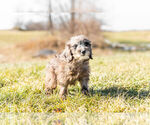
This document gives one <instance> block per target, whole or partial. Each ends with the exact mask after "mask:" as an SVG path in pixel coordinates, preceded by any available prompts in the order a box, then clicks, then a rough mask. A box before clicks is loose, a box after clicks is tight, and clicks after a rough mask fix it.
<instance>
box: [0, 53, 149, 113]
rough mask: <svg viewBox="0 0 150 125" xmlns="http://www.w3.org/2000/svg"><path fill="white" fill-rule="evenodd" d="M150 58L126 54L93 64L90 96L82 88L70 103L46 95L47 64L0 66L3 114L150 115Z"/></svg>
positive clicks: (73, 91) (71, 94)
mask: <svg viewBox="0 0 150 125" xmlns="http://www.w3.org/2000/svg"><path fill="white" fill-rule="evenodd" d="M149 61H150V55H149V53H132V54H130V55H129V54H128V53H124V54H116V55H114V56H106V57H95V59H94V60H93V61H91V62H90V65H91V69H92V71H91V77H90V84H89V87H90V96H84V95H82V94H81V93H80V87H79V85H76V86H72V87H70V88H69V95H68V97H67V100H64V101H62V100H60V99H59V98H58V96H57V95H58V92H57V91H56V92H55V94H53V95H51V96H46V95H45V92H44V78H45V74H44V73H45V64H46V62H32V63H31V62H29V63H21V64H1V65H0V102H1V103H0V112H17V113H20V112H28V113H29V112H34V113H35V112H46V113H47V112H49V113H52V112H57V110H60V111H58V112H67V113H72V112H95V113H97V112H98V113H103V112H114V113H116V112H118V113H120V112H123V113H129V112H150V108H149V106H150V99H149V89H150V88H149V85H150V76H149V74H150V70H149V69H150V65H149Z"/></svg>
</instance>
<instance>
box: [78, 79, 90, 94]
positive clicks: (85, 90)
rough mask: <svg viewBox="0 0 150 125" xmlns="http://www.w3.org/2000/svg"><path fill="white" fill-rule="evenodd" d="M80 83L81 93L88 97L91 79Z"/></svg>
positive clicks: (82, 80) (81, 80)
mask: <svg viewBox="0 0 150 125" xmlns="http://www.w3.org/2000/svg"><path fill="white" fill-rule="evenodd" d="M79 81H80V85H81V92H82V93H83V94H84V95H88V92H89V90H88V82H89V78H82V79H80V80H79Z"/></svg>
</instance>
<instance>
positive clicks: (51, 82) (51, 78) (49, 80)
mask: <svg viewBox="0 0 150 125" xmlns="http://www.w3.org/2000/svg"><path fill="white" fill-rule="evenodd" d="M56 79H57V78H56V74H55V72H54V68H52V67H48V69H47V72H46V80H45V82H46V83H45V92H46V94H47V95H48V94H52V93H53V90H54V89H55V88H56V87H57V80H56Z"/></svg>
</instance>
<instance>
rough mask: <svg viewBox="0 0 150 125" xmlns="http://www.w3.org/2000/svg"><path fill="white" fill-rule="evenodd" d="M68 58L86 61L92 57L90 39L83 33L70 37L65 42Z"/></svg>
mask: <svg viewBox="0 0 150 125" xmlns="http://www.w3.org/2000/svg"><path fill="white" fill-rule="evenodd" d="M65 50H67V52H69V53H68V55H67V58H68V59H69V60H73V59H76V60H79V61H86V60H89V59H92V48H91V41H90V40H88V38H86V37H85V36H84V35H79V36H75V37H72V38H71V39H70V41H69V42H67V44H66V48H65Z"/></svg>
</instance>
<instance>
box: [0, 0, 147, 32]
mask: <svg viewBox="0 0 150 125" xmlns="http://www.w3.org/2000/svg"><path fill="white" fill-rule="evenodd" d="M52 1H58V0H52ZM59 1H60V0H59ZM91 1H92V0H91ZM93 1H95V2H96V3H97V4H96V5H97V6H98V7H100V8H102V12H101V13H97V14H96V15H97V17H98V18H102V20H103V21H104V22H105V24H106V25H103V26H102V28H103V29H105V30H111V31H126V30H150V7H149V6H150V0H93ZM61 2H62V3H64V4H67V0H61ZM46 4H47V3H46V0H45V1H44V0H1V4H0V29H11V28H12V27H13V26H14V24H15V22H16V21H17V20H24V21H28V20H33V21H45V20H46V15H43V14H41V15H40V14H38V15H37V14H31V13H25V12H26V11H29V10H32V11H41V10H46V9H45V6H46ZM55 4H56V3H55V2H54V5H55ZM20 11H22V12H24V13H19V12H20ZM55 16H57V14H56V15H55Z"/></svg>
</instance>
